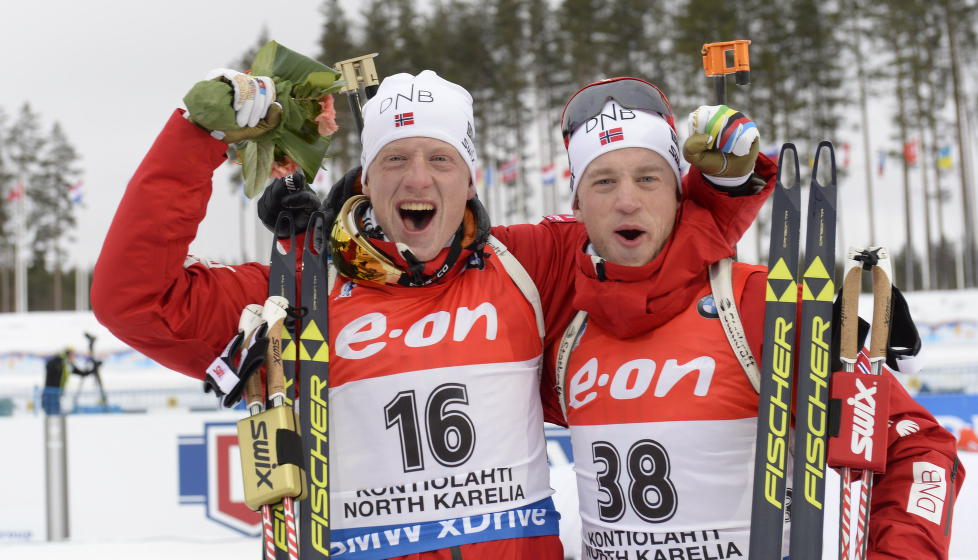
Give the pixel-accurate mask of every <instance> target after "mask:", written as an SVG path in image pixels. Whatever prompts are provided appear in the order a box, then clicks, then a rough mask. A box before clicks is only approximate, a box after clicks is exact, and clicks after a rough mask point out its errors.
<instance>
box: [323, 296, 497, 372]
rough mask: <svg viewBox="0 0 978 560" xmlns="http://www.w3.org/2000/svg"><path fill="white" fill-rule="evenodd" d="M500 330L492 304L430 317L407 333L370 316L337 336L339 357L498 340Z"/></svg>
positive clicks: (356, 357) (382, 316) (378, 315)
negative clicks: (472, 339)
mask: <svg viewBox="0 0 978 560" xmlns="http://www.w3.org/2000/svg"><path fill="white" fill-rule="evenodd" d="M498 330H499V319H498V317H497V314H496V308H495V306H493V305H492V304H491V303H489V302H483V303H481V304H479V305H478V306H476V307H475V309H470V308H468V307H459V308H457V309H455V311H454V312H450V311H436V312H434V313H429V314H428V315H425V316H424V317H422V318H420V319H418V320H417V321H415V322H414V323H413V324H412V325H411V326H409V327H408V328H407V329H399V328H393V329H388V320H387V315H385V314H383V313H376V312H375V313H367V314H366V315H362V316H360V317H357V318H356V319H354V320H352V321H350V322H349V323H347V325H346V326H344V327H343V328H342V329H341V330H340V332H339V334H338V335H336V355H337V356H339V357H341V358H346V359H348V360H362V359H364V358H369V357H371V356H373V355H375V354H377V353H378V352H381V351H382V350H384V349H385V348H386V347H387V346H388V345H398V346H403V347H407V348H424V347H426V346H433V345H435V344H438V343H439V342H442V341H443V340H451V341H454V342H461V341H464V340H466V339H468V337H469V335H472V336H473V337H476V338H478V337H481V338H482V339H484V340H496V334H497V332H498Z"/></svg>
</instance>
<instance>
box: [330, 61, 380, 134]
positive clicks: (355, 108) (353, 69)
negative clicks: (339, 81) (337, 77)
mask: <svg viewBox="0 0 978 560" xmlns="http://www.w3.org/2000/svg"><path fill="white" fill-rule="evenodd" d="M375 56H377V53H370V54H365V55H363V56H358V57H355V58H349V59H347V60H341V61H339V62H337V63H336V64H335V66H336V68H337V69H338V70H339V72H340V74H342V75H343V81H344V82H346V85H344V86H343V89H341V90H340V91H341V92H343V93H345V94H346V100H347V101H348V102H349V103H350V113H351V114H352V115H353V123H354V125H355V126H356V129H357V135H359V134H361V133H362V132H363V103H366V102H367V100H368V99H370V98H371V97H373V96H374V94H375V93H377V87H378V85H379V84H380V82H379V80H377V68H376V67H375V66H374V57H375Z"/></svg>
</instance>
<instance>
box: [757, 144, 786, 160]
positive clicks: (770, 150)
mask: <svg viewBox="0 0 978 560" xmlns="http://www.w3.org/2000/svg"><path fill="white" fill-rule="evenodd" d="M761 153H762V154H764V155H766V156H767V157H768V159H770V160H771V161H774V162H777V161H778V156H779V155H781V148H780V147H779V146H768V147H766V148H763V149H761Z"/></svg>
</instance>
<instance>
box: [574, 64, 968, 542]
mask: <svg viewBox="0 0 978 560" xmlns="http://www.w3.org/2000/svg"><path fill="white" fill-rule="evenodd" d="M563 121H564V122H563V132H564V137H565V141H566V145H567V152H568V158H569V162H570V169H571V172H572V184H571V188H572V189H573V192H574V215H575V216H576V217H577V219H578V220H579V221H581V222H583V223H584V225H585V227H586V229H587V241H585V242H584V243H582V244H581V246H580V248H579V250H578V251H579V254H578V263H579V268H578V271H577V275H576V278H575V280H574V286H575V289H576V295H575V297H574V306H575V307H576V308H577V309H579V310H580V311H579V312H578V315H577V317H575V319H574V321H572V323H571V325H570V326H569V327H568V328H567V329H566V330H565V332H564V334H563V337H562V340H563V341H564V342H565V343H566V344H564V345H563V346H562V347H561V351H560V352H558V355H557V357H556V361H557V378H558V390H559V391H560V394H561V397H562V402H561V405H562V406H563V407H564V410H565V412H566V418H567V422H568V424H569V426H570V431H571V442H572V447H573V450H574V457H575V471H576V473H577V480H578V495H579V503H580V513H581V521H582V535H581V539H582V547H583V551H582V552H583V557H585V558H646V557H647V558H653V557H654V558H676V557H682V558H687V557H690V556H688V555H689V554H693V552H689V551H695V554H696V556H697V557H703V558H746V557H747V556H748V550H749V536H750V519H751V507H750V504H751V497H752V496H751V493H752V476H751V475H752V468H753V462H754V442H755V439H756V429H757V428H756V424H757V414H758V395H757V386H756V385H754V384H753V383H752V381H751V380H749V378H748V375H745V369H747V368H745V367H744V366H743V365H742V363H741V362H740V361H738V358H737V353H735V351H734V350H733V349H732V348H731V343H730V342H729V341H728V338H727V336H726V335H725V333H724V328H723V326H722V324H721V320H720V318H719V314H718V311H717V307H718V306H717V304H716V303H715V302H714V292H713V289H714V288H713V287H712V286H711V282H710V279H709V275H710V274H713V272H712V271H721V270H726V271H727V272H728V273H729V274H732V279H728V280H726V281H725V283H724V287H725V288H726V289H727V290H729V291H731V292H732V294H731V295H732V298H725V299H727V301H729V300H730V299H733V301H735V302H736V307H737V308H739V310H740V316H741V317H742V318H743V320H744V323H743V329H742V333H743V334H745V335H746V339H747V342H748V344H749V347H750V352H752V353H753V355H754V356H756V357H757V359H756V362H757V363H760V347H761V341H762V339H763V334H764V333H763V319H764V301H765V285H766V276H767V270H766V268H764V267H760V266H752V265H747V264H743V263H733V264H732V265H731V264H729V263H728V264H726V265H720V264H717V263H719V262H720V261H722V260H723V259H724V258H725V257H728V256H730V255H731V253H730V251H729V239H724V238H723V236H722V234H721V233H720V232H719V231H718V230H717V229H715V227H714V220H713V219H712V218H711V216H710V215H709V213H708V212H706V211H705V210H704V209H703V208H702V207H701V206H700V205H698V204H696V203H695V202H694V201H693V200H691V198H690V197H688V196H686V195H690V194H694V193H687V192H683V190H682V188H681V181H680V176H681V163H682V162H681V160H680V158H679V146H678V142H677V135H676V132H675V129H674V123H673V122H672V117H671V111H668V102H667V101H666V100H665V96H664V95H662V94H661V92H659V91H658V89H657V88H655V87H654V86H652V84H649V83H647V82H643V81H641V80H637V79H635V78H618V79H615V80H608V81H603V82H597V83H595V84H591V85H590V86H588V87H586V88H584V89H582V90H581V91H580V92H578V93H577V94H575V96H574V97H572V98H571V100H570V101H568V104H567V107H566V109H565V112H564V118H563ZM689 132H690V136H689V138H688V139H687V141H686V142H685V144H684V153H685V156H686V159H688V160H690V161H691V162H692V163H694V165H696V166H697V167H698V168H699V169H700V170H701V171H703V172H704V176H705V177H706V178H707V179H708V180H709V181H710V182H711V183H713V184H715V185H717V187H718V191H716V192H717V193H721V192H726V193H727V194H729V195H731V196H739V195H744V194H746V193H749V192H752V191H753V190H754V189H755V188H756V187H759V186H760V184H763V181H757V178H758V176H761V177H764V178H767V179H770V178H771V177H772V176H773V175H774V171H775V169H774V164H773V163H772V162H771V161H770V160H768V159H767V158H766V157H764V156H758V155H757V153H758V144H759V138H758V132H757V128H756V126H755V125H754V123H753V122H752V121H750V119H748V118H747V117H746V116H744V115H743V114H742V113H740V112H737V111H735V110H732V109H730V108H729V107H726V106H712V107H708V106H705V107H700V108H699V109H697V110H696V111H695V112H694V113H693V114H691V115H690V118H689ZM755 158H756V159H757V161H756V164H755V161H754V160H755ZM687 187H688V184H687ZM720 196H724V195H720ZM711 266H712V267H713V268H711ZM708 271H711V272H709V274H708ZM719 277H721V278H722V276H719ZM727 278H729V276H728V277H727ZM728 311H729V310H728ZM571 341H572V342H573V344H571V343H570V342H571ZM887 375H889V374H887ZM890 385H891V386H892V387H893V388H894V390H893V399H894V400H893V401H891V402H893V403H899V404H898V405H894V411H895V410H899V413H896V412H894V414H893V415H891V420H890V425H891V426H892V425H894V424H895V423H896V420H897V418H896V416H898V415H899V416H900V419H902V421H907V420H906V419H907V418H913V420H912V422H915V423H916V424H915V426H918V425H919V426H921V427H922V429H921V430H919V431H917V430H915V431H914V433H913V434H907V433H906V432H904V433H901V434H897V433H896V432H893V434H891V435H890V441H891V442H892V443H891V446H890V449H889V453H888V467H887V470H886V477H883V478H879V477H878V478H877V485H876V486H875V487H874V489H873V516H872V518H871V522H875V523H876V526H875V527H874V526H872V525H871V527H870V531H871V534H878V535H888V536H887V537H885V538H883V537H880V538H874V537H872V536H871V540H870V546H869V550H870V558H873V557H874V554H875V555H877V556H875V557H878V558H925V557H927V558H931V557H933V558H936V557H939V556H938V551H939V550H943V554H944V555H946V551H947V545H948V537H947V533H946V532H944V533H943V534H942V533H941V531H944V530H945V529H943V528H942V527H941V523H942V522H941V521H940V520H939V519H938V518H937V517H935V518H933V519H931V520H929V521H928V520H927V519H925V518H924V517H921V516H919V515H915V514H913V513H912V512H911V510H910V508H907V507H906V496H907V492H908V491H910V481H912V480H913V477H914V474H913V472H912V470H913V467H912V466H911V462H912V461H913V460H914V459H910V457H911V456H912V457H914V458H915V459H916V460H926V461H933V462H934V463H936V465H935V466H934V468H935V469H937V471H938V472H940V473H949V472H951V471H952V469H955V468H956V463H955V461H956V457H955V451H954V445H955V443H954V438H953V436H952V435H950V434H949V433H947V432H946V430H943V429H942V428H940V426H939V425H938V424H937V423H936V421H935V420H934V418H933V417H932V416H931V415H930V414H929V413H927V412H926V410H924V409H923V408H922V407H921V406H920V405H918V404H917V403H915V402H914V401H913V399H912V398H910V397H909V395H907V393H906V391H904V390H902V387H901V386H900V384H899V383H896V382H895V381H894V382H893V383H891V384H890ZM904 415H906V416H904ZM924 427H926V428H924ZM934 463H928V464H934ZM917 464H919V463H917ZM938 465H939V466H938ZM955 491H956V490H955ZM796 495H799V494H796ZM942 512H943V510H942ZM944 514H945V515H949V514H946V513H944ZM879 520H887V521H879ZM828 522H829V521H826V523H828ZM882 523H887V524H888V525H887V526H886V527H885V528H884V527H883V526H882ZM787 527H788V525H787V524H786V528H785V537H787ZM897 534H899V535H900V536H899V537H897V536H896V535H897ZM679 535H681V537H677V536H679ZM787 554H788V541H787V538H785V539H784V554H783V556H785V557H787ZM778 557H779V558H780V557H781V556H778ZM940 557H943V556H940Z"/></svg>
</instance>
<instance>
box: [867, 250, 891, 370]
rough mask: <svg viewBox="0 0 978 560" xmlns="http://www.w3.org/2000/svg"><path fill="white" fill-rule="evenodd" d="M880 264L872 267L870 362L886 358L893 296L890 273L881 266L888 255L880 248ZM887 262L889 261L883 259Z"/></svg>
mask: <svg viewBox="0 0 978 560" xmlns="http://www.w3.org/2000/svg"><path fill="white" fill-rule="evenodd" d="M880 253H883V254H881V255H880V264H877V265H876V266H875V267H873V334H872V336H871V337H870V341H869V359H870V363H872V362H874V361H882V360H884V359H886V348H887V346H889V342H890V325H891V320H892V317H891V313H890V309H891V306H890V301H891V299H892V297H893V284H892V283H891V281H890V275H889V274H888V272H887V270H886V269H885V268H884V267H883V266H882V265H883V263H884V259H887V258H888V256H887V255H886V254H885V249H880ZM885 262H886V263H887V264H888V263H889V261H888V260H887V261H885Z"/></svg>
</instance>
